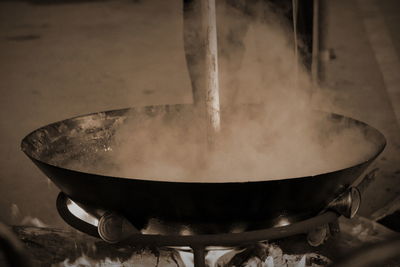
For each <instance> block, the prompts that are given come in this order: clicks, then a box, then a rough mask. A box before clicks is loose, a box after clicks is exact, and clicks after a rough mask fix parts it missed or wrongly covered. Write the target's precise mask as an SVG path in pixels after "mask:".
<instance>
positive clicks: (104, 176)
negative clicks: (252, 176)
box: [20, 104, 387, 185]
mask: <svg viewBox="0 0 400 267" xmlns="http://www.w3.org/2000/svg"><path fill="white" fill-rule="evenodd" d="M177 105H181V106H190V104H177ZM159 106H167V105H154V106H142V107H131V108H121V109H112V110H106V111H100V112H92V113H88V114H83V115H77V116H73V117H71V118H67V119H63V120H59V121H56V122H53V123H49V124H47V125H44V126H42V127H40V128H37V129H35V130H33V131H31V132H30V133H29V134H27V135H26V136H25V137H24V138H23V139H22V140H21V144H20V148H21V150H22V151H23V152H24V153H25V155H27V156H28V157H29V158H30V159H31V160H32V161H38V162H40V163H41V164H44V165H47V166H51V167H53V168H57V169H60V170H66V171H69V172H75V173H78V174H81V175H95V176H98V177H99V178H103V179H114V180H115V179H118V180H121V181H123V180H131V181H140V182H147V183H154V182H156V183H163V184H188V185H189V184H190V185H200V184H208V185H213V184H215V185H217V184H250V183H251V184H255V183H265V182H285V181H289V180H300V179H309V178H317V177H321V176H325V175H335V174H336V173H340V172H342V171H343V170H346V169H349V168H356V167H359V166H361V165H364V164H369V163H371V162H373V161H374V160H375V159H376V158H377V157H378V156H379V155H380V154H381V153H382V152H383V150H384V149H385V147H386V145H387V140H386V138H385V136H384V135H383V134H382V133H381V132H380V131H379V130H378V129H376V128H375V127H373V126H371V125H369V124H367V123H365V122H363V121H360V120H357V119H354V118H353V117H349V116H345V115H342V114H339V113H334V112H328V111H322V110H314V111H316V112H320V113H325V114H329V115H333V116H337V117H339V118H344V119H350V120H351V121H352V122H355V123H358V124H362V125H363V126H367V127H368V128H369V129H370V130H372V131H374V133H376V134H377V135H378V136H379V138H380V139H381V141H382V142H381V144H380V145H379V146H377V147H378V149H377V150H376V152H374V153H373V155H372V156H371V157H369V158H368V159H367V160H363V161H361V162H359V163H357V164H355V165H351V166H346V167H344V168H341V169H338V170H333V171H328V172H324V173H318V174H314V175H309V176H297V177H291V178H281V179H273V180H261V179H262V178H260V179H259V180H253V181H246V180H245V179H244V181H211V182H210V181H198V182H196V181H184V180H183V179H182V180H180V181H170V180H168V181H166V180H159V179H158V178H155V179H151V178H130V177H118V176H109V175H103V174H98V173H90V172H84V171H79V170H74V169H69V168H64V167H60V166H57V165H54V164H50V163H48V162H45V161H42V160H40V159H37V158H36V157H34V156H33V155H32V154H31V153H29V151H27V149H26V148H25V146H26V144H27V143H28V140H29V138H30V136H31V135H33V134H34V133H36V132H38V131H40V130H42V129H45V128H47V127H50V126H52V125H56V124H59V123H62V122H66V121H70V120H74V119H79V118H83V117H88V116H93V115H99V114H101V113H104V114H106V113H122V112H129V111H130V110H133V109H135V108H145V107H159ZM168 106H175V105H168ZM218 179H221V180H222V179H224V178H222V177H220V178H218ZM264 179H267V178H264Z"/></svg>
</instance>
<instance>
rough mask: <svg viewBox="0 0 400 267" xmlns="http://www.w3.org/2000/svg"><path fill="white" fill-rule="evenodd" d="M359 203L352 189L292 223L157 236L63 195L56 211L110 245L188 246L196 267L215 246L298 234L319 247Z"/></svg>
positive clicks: (199, 266)
mask: <svg viewBox="0 0 400 267" xmlns="http://www.w3.org/2000/svg"><path fill="white" fill-rule="evenodd" d="M359 204H360V194H359V191H358V190H357V189H355V188H351V189H350V190H349V191H347V192H346V193H344V194H342V195H341V196H340V197H338V198H337V199H336V200H335V201H333V202H332V203H330V204H329V205H328V206H327V209H326V210H325V211H323V212H321V213H320V214H319V215H317V216H315V217H312V218H309V219H306V220H303V221H299V222H294V223H290V221H289V220H287V219H286V218H284V217H281V218H278V219H277V222H278V223H277V224H276V226H275V227H271V228H265V229H258V230H253V231H242V232H233V233H220V234H191V233H190V232H184V231H183V232H182V231H181V232H180V233H179V234H170V233H166V234H164V233H162V234H160V233H157V232H156V231H154V229H153V230H152V229H151V227H148V228H147V229H143V230H141V231H139V230H138V229H136V228H135V227H134V226H133V225H132V224H131V223H130V222H129V221H128V220H127V219H125V218H124V217H123V216H121V215H120V214H118V213H116V212H112V211H106V210H103V209H98V208H93V207H90V206H87V205H83V204H80V203H78V202H76V201H73V200H71V199H70V198H68V197H67V196H66V195H65V194H64V193H62V192H61V193H60V194H59V195H58V198H57V209H58V212H59V214H60V215H61V217H62V218H63V219H64V220H65V221H66V222H67V223H68V224H70V225H71V226H72V227H74V228H76V229H78V230H80V231H82V232H84V233H86V234H89V235H92V236H95V237H98V238H101V239H103V240H104V241H106V242H108V243H121V244H130V245H142V246H157V247H180V248H182V247H186V248H190V249H191V251H192V252H193V254H194V264H195V266H196V267H202V266H206V265H205V256H206V254H207V251H209V250H211V249H212V248H215V247H219V248H221V247H224V248H234V247H240V246H243V245H250V244H256V243H259V242H262V241H267V240H278V239H282V238H286V237H290V236H294V235H298V234H307V241H308V243H309V244H310V245H311V246H319V245H321V244H322V243H324V241H325V240H326V239H327V238H328V237H329V236H330V235H333V234H335V233H336V232H338V231H339V228H338V223H337V219H338V217H339V216H340V215H344V216H346V217H349V218H351V217H353V216H354V215H355V213H356V212H357V210H358V207H359Z"/></svg>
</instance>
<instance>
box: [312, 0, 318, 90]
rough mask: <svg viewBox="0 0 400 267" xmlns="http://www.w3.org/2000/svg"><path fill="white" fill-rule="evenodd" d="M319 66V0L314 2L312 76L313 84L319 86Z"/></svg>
mask: <svg viewBox="0 0 400 267" xmlns="http://www.w3.org/2000/svg"><path fill="white" fill-rule="evenodd" d="M318 67H319V0H314V3H313V28H312V60H311V78H312V82H313V85H314V86H315V87H316V86H318V74H319V73H318V69H319V68H318Z"/></svg>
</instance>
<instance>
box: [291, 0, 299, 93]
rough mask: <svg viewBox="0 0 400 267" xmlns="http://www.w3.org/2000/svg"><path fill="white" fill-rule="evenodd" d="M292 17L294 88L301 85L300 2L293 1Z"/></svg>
mask: <svg viewBox="0 0 400 267" xmlns="http://www.w3.org/2000/svg"><path fill="white" fill-rule="evenodd" d="M292 11H293V13H292V15H293V39H294V88H295V89H297V87H298V85H299V48H298V45H297V44H298V42H297V15H298V0H292Z"/></svg>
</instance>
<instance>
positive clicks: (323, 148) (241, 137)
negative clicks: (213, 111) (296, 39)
mask: <svg viewBox="0 0 400 267" xmlns="http://www.w3.org/2000/svg"><path fill="white" fill-rule="evenodd" d="M249 10H250V13H252V15H256V16H255V17H254V18H250V17H249V16H247V15H244V14H243V13H241V12H240V11H239V10H238V9H237V8H236V7H233V6H230V5H225V6H220V7H219V16H218V29H219V47H220V49H221V51H222V53H220V55H221V57H220V85H221V86H220V87H221V92H220V93H221V96H222V117H221V127H222V131H221V132H220V133H219V134H218V135H217V136H216V140H217V141H216V144H215V146H214V147H213V149H211V150H210V149H207V146H206V142H205V141H206V136H205V134H206V133H205V130H204V127H205V126H204V121H203V117H202V116H201V115H200V116H199V114H197V113H196V112H194V111H193V110H192V109H183V110H181V111H179V112H175V113H174V112H172V113H171V114H168V113H166V112H159V113H158V115H155V116H153V117H149V116H147V115H145V113H141V114H137V113H136V114H135V115H134V116H132V117H134V119H131V121H128V122H127V123H126V124H125V125H124V126H123V127H122V128H121V129H120V130H119V131H118V132H117V134H116V138H115V140H114V141H115V143H114V146H113V152H112V154H113V156H112V159H113V161H114V163H115V165H116V166H117V168H116V169H115V170H113V171H108V172H107V173H108V174H110V175H113V176H123V177H138V178H146V179H154V180H172V181H198V182H227V181H243V180H245V181H254V180H266V179H282V178H289V177H301V176H308V175H315V174H319V173H324V172H328V171H334V170H337V169H341V168H345V167H349V166H351V165H354V164H356V163H359V162H361V161H363V160H366V159H367V158H368V156H370V155H371V154H372V153H373V151H374V149H375V146H374V145H373V144H371V143H369V142H368V141H367V140H366V138H365V135H364V133H363V132H362V130H361V129H360V128H359V127H349V125H345V124H344V122H341V123H340V122H339V123H333V122H332V121H331V119H330V118H329V117H328V116H327V115H326V114H323V113H320V112H314V111H313V110H312V107H311V106H310V101H311V93H312V92H311V88H312V85H311V83H310V79H309V75H308V73H307V71H306V70H305V69H304V68H299V76H298V84H295V81H294V71H295V64H294V63H295V62H296V61H297V60H296V59H295V58H294V49H293V38H292V34H291V31H290V30H289V29H288V27H287V26H288V25H286V24H285V22H284V20H283V19H280V18H278V17H277V15H276V14H274V13H272V11H271V9H270V7H269V6H266V5H263V6H255V7H254V6H253V7H251V8H250V9H249ZM256 11H257V12H256ZM242 37H243V38H242ZM186 41H188V40H186ZM249 103H251V104H249Z"/></svg>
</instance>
